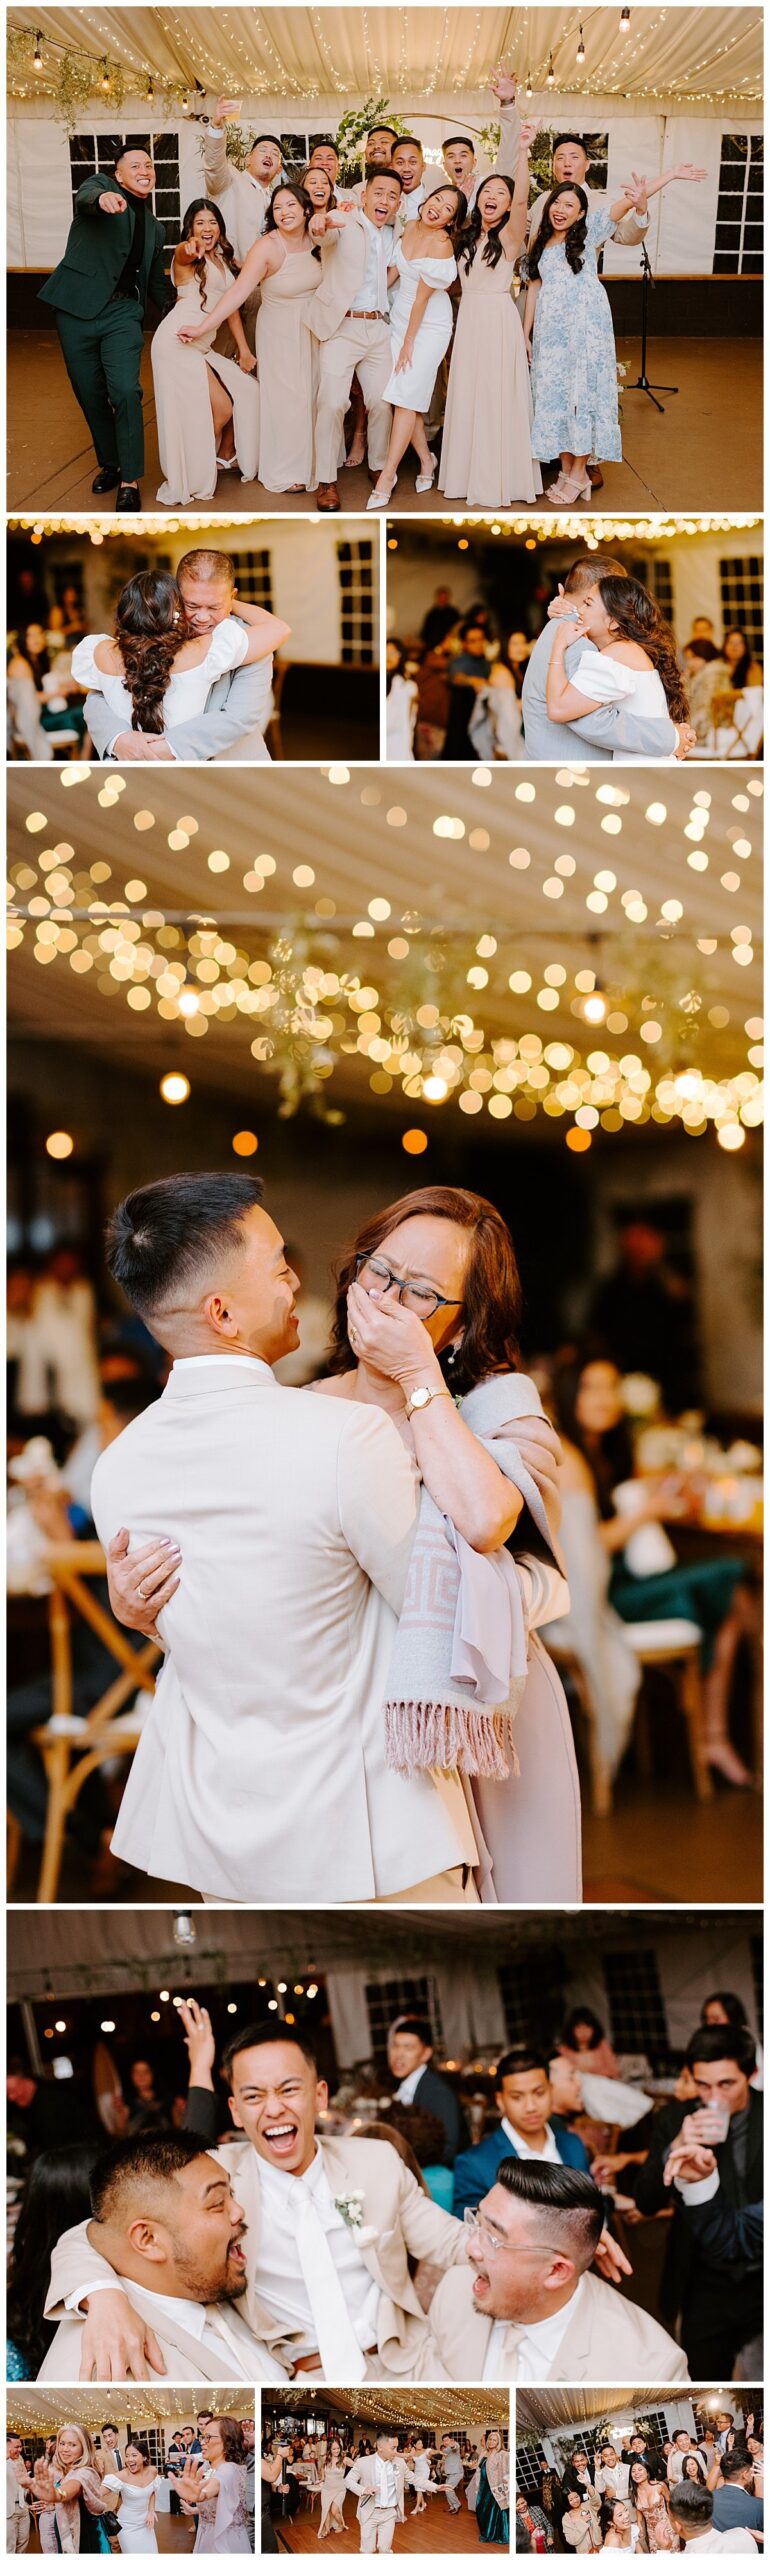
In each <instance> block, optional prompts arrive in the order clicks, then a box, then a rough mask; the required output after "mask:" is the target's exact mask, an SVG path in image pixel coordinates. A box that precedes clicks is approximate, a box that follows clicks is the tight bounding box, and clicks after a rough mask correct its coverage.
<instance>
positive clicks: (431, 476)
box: [414, 453, 438, 498]
mask: <svg viewBox="0 0 770 2560" xmlns="http://www.w3.org/2000/svg"><path fill="white" fill-rule="evenodd" d="M437 470H438V454H437V453H434V456H433V461H432V463H431V467H430V470H429V471H423V472H422V473H421V474H420V478H419V479H418V480H415V484H414V485H415V488H416V490H417V492H418V494H419V496H420V497H421V498H422V497H423V496H424V494H425V491H426V489H432V487H433V482H434V480H435V477H436V472H437Z"/></svg>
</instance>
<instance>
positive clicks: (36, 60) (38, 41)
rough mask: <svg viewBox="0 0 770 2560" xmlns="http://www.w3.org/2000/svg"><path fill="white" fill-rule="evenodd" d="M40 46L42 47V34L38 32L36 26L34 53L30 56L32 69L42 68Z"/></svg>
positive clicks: (39, 69) (38, 69)
mask: <svg viewBox="0 0 770 2560" xmlns="http://www.w3.org/2000/svg"><path fill="white" fill-rule="evenodd" d="M42 48H43V38H42V35H41V33H40V28H39V27H38V30H37V34H36V36H35V50H34V54H33V56H32V69H33V71H42V68H43V50H42Z"/></svg>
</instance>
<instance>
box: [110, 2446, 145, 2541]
mask: <svg viewBox="0 0 770 2560" xmlns="http://www.w3.org/2000/svg"><path fill="white" fill-rule="evenodd" d="M123 2462H124V2468H123V2470H122V2471H107V2472H105V2475H104V2479H103V2482H102V2487H103V2489H109V2490H110V2491H111V2492H112V2493H113V2496H114V2492H115V2491H116V2490H117V2492H118V2496H119V2499H120V2504H119V2506H117V2507H115V2506H114V2505H113V2508H112V2512H113V2515H114V2514H117V2519H118V2540H119V2543H120V2548H121V2551H129V2552H132V2553H133V2552H135V2551H157V2548H158V2545H157V2542H156V2539H155V2490H156V2487H157V2480H158V2474H157V2471H156V2469H155V2466H154V2463H152V2462H145V2458H144V2454H143V2453H142V2451H141V2447H140V2446H139V2445H138V2444H128V2445H127V2446H126V2450H125V2454H124V2457H123ZM111 2503H112V2501H111Z"/></svg>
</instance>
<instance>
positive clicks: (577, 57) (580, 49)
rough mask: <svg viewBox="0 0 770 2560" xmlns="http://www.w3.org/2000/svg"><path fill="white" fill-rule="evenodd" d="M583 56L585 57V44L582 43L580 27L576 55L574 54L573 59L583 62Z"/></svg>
mask: <svg viewBox="0 0 770 2560" xmlns="http://www.w3.org/2000/svg"><path fill="white" fill-rule="evenodd" d="M585 58H586V49H585V45H584V43H583V29H582V27H581V29H580V34H579V37H578V49H577V53H576V55H575V61H576V62H585Z"/></svg>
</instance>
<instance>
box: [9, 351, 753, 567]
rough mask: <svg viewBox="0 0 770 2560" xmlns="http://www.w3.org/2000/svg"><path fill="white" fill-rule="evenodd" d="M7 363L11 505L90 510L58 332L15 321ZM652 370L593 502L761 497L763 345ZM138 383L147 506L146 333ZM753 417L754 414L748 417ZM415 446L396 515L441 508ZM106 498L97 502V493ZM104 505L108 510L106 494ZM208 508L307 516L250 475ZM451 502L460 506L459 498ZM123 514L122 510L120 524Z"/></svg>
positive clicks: (83, 444)
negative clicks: (662, 387)
mask: <svg viewBox="0 0 770 2560" xmlns="http://www.w3.org/2000/svg"><path fill="white" fill-rule="evenodd" d="M618 361H619V362H620V363H624V364H625V366H626V384H627V385H628V384H630V383H631V382H633V381H635V379H636V375H637V373H638V370H639V348H638V343H637V341H636V340H635V339H622V338H619V339H618ZM7 367H8V448H9V465H8V494H7V504H8V506H9V508H11V509H18V510H19V511H21V512H22V513H26V512H27V511H28V510H30V509H34V508H36V507H39V508H41V509H43V508H44V509H45V510H46V512H47V513H50V512H52V511H53V512H55V511H56V509H57V508H58V509H60V510H61V512H62V513H63V514H65V515H66V514H69V513H70V512H72V511H75V512H79V511H80V510H83V511H84V512H85V511H87V512H89V513H90V512H97V511H98V502H97V501H96V500H95V499H94V498H92V495H91V482H92V479H93V477H94V472H95V468H96V465H95V462H94V458H93V454H92V450H91V444H90V439H89V436H88V431H87V428H86V424H85V420H84V418H83V417H82V415H81V412H80V410H79V408H78V406H77V402H76V400H75V398H74V394H73V393H72V391H71V390H70V386H69V383H68V380H67V376H66V373H65V370H64V364H63V361H62V357H61V353H60V349H59V342H58V339H57V337H56V335H55V332H54V331H53V330H52V329H51V330H48V329H44V330H40V331H39V332H38V331H33V330H11V331H10V333H9V336H8V342H7ZM648 373H649V377H650V380H651V381H652V382H654V381H655V380H656V379H658V378H660V379H661V380H663V381H664V382H668V381H669V380H670V379H671V377H672V375H675V376H676V380H677V384H678V391H677V395H676V398H674V399H669V400H666V401H664V403H663V406H664V411H665V415H664V416H663V417H662V418H661V417H660V416H659V414H658V411H657V409H654V408H653V406H652V402H651V401H649V400H647V399H645V396H644V394H643V393H642V392H632V391H631V390H629V389H628V388H626V392H625V397H624V400H623V407H622V419H623V430H622V432H623V449H624V459H623V461H622V462H620V463H607V464H606V466H605V473H604V479H605V486H604V490H603V491H602V492H601V493H600V499H599V504H597V503H596V501H594V504H593V507H592V510H591V512H592V513H593V515H594V516H598V514H599V512H600V508H601V507H604V508H605V510H608V511H609V512H610V513H614V512H615V511H616V510H617V509H618V508H620V509H622V510H628V511H630V512H631V513H634V514H645V513H646V512H647V511H648V510H652V511H653V513H654V512H656V511H658V510H662V511H663V512H664V513H665V514H671V513H678V512H680V513H683V514H685V515H687V514H689V513H690V512H691V511H692V508H693V507H695V508H696V509H697V511H698V513H699V514H700V513H702V512H703V511H704V510H705V511H712V510H713V511H717V512H718V513H720V514H721V513H723V512H733V511H736V510H737V511H738V512H741V513H742V512H743V511H744V509H746V510H751V509H753V508H761V505H762V435H761V427H760V419H761V413H762V348H761V344H760V342H759V340H754V339H750V338H741V339H738V340H735V341H732V340H730V341H723V340H720V339H713V338H682V339H676V338H671V337H669V338H659V339H655V338H652V339H651V340H650V344H649V348H648ZM142 381H143V386H144V397H145V428H146V437H147V461H146V469H145V476H144V481H143V485H142V499H143V504H144V506H145V508H148V509H149V508H150V507H153V506H154V505H155V495H156V491H157V489H158V487H159V484H160V481H161V478H162V473H161V469H160V464H159V460H158V445H157V433H156V425H155V402H154V398H153V389H152V372H151V367H150V355H149V341H146V343H145V353H144V362H143V367H142ZM749 421H751V424H750V425H749V423H748V422H749ZM416 469H417V465H416V460H415V457H414V455H411V456H408V457H407V458H406V460H405V461H404V462H403V463H402V464H401V468H400V471H399V482H398V489H397V492H396V499H395V503H394V504H393V505H392V506H391V508H390V513H391V514H392V515H397V514H398V513H399V512H401V513H403V512H406V513H417V514H419V515H425V514H428V515H439V516H441V515H446V513H447V500H446V499H445V498H442V497H441V496H440V495H439V496H437V495H436V493H435V491H434V492H432V493H431V494H430V495H428V496H427V497H423V498H416V497H415V494H414V480H415V473H416ZM369 486H370V484H369V476H368V472H366V471H365V470H361V471H342V472H340V476H339V488H340V496H341V500H342V505H343V507H344V509H345V511H346V512H348V513H350V514H358V515H360V514H361V513H362V512H363V510H364V509H365V507H366V502H367V498H368V496H369ZM102 503H103V504H104V502H102ZM106 503H107V509H108V512H109V501H107V502H106ZM206 504H207V508H208V511H209V512H212V511H213V512H216V510H217V508H221V510H222V512H223V513H224V514H228V515H233V514H236V513H237V514H241V513H242V514H245V515H248V514H256V515H265V514H268V515H282V514H284V513H289V514H293V515H302V514H307V512H308V508H309V504H310V501H309V499H308V497H307V495H306V493H305V492H304V491H300V492H297V493H293V492H290V491H287V492H285V493H284V494H283V495H280V494H279V495H276V494H275V493H273V492H270V493H268V492H267V491H266V490H264V489H260V488H259V487H258V486H257V484H256V483H254V482H252V483H250V484H249V485H248V486H247V487H243V485H242V483H241V482H240V481H239V480H237V479H234V478H232V477H231V476H230V474H229V473H226V474H224V475H220V483H219V486H218V488H217V490H216V492H215V495H214V497H213V498H212V499H208V500H207V501H206ZM453 512H455V513H456V512H457V510H456V508H454V509H453ZM129 522H130V519H128V518H127V519H126V523H127V526H128V523H129Z"/></svg>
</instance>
